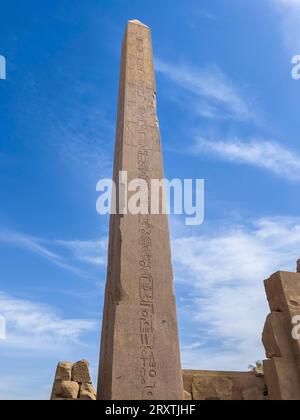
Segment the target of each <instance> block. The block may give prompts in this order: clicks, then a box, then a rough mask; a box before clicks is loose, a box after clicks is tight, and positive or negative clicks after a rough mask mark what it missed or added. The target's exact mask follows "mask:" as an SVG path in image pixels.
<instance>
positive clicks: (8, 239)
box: [0, 229, 84, 277]
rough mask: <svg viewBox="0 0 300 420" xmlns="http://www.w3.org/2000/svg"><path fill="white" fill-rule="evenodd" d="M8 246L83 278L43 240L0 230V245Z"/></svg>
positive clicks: (80, 272)
mask: <svg viewBox="0 0 300 420" xmlns="http://www.w3.org/2000/svg"><path fill="white" fill-rule="evenodd" d="M1 242H2V243H5V244H9V245H12V246H15V247H18V248H22V249H25V250H27V251H29V252H31V253H33V254H36V255H39V256H41V257H43V258H46V259H47V260H49V261H50V262H51V263H53V264H55V265H57V266H59V267H61V268H63V269H65V270H69V271H72V272H73V273H75V274H77V275H78V276H80V277H84V273H83V272H82V271H81V270H79V269H77V268H76V267H74V266H72V265H69V264H67V263H66V262H65V261H64V259H63V257H61V256H60V255H58V254H57V253H56V252H53V251H51V250H50V249H49V247H48V246H46V242H47V241H45V240H43V239H41V238H37V237H35V236H31V235H27V234H24V233H22V232H16V231H12V230H6V229H0V243H1Z"/></svg>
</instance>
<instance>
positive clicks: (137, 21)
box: [128, 19, 149, 28]
mask: <svg viewBox="0 0 300 420" xmlns="http://www.w3.org/2000/svg"><path fill="white" fill-rule="evenodd" d="M128 23H134V24H135V25H141V26H144V27H145V28H149V26H147V25H145V24H144V23H142V22H141V21H140V20H137V19H132V20H129V21H128Z"/></svg>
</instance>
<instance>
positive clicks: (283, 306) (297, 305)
mask: <svg viewBox="0 0 300 420" xmlns="http://www.w3.org/2000/svg"><path fill="white" fill-rule="evenodd" d="M265 289H266V293H267V297H268V301H269V305H270V308H271V311H274V312H284V311H287V310H289V309H292V310H295V311H297V310H298V311H300V273H288V272H285V271H278V272H277V273H275V274H273V275H272V276H271V277H270V278H269V279H268V280H265Z"/></svg>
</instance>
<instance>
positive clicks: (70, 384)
mask: <svg viewBox="0 0 300 420" xmlns="http://www.w3.org/2000/svg"><path fill="white" fill-rule="evenodd" d="M78 394H79V385H78V383H77V382H74V381H62V382H61V394H60V396H61V397H63V398H70V399H73V400H76V399H77V398H78Z"/></svg>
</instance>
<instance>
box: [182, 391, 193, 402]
mask: <svg viewBox="0 0 300 420" xmlns="http://www.w3.org/2000/svg"><path fill="white" fill-rule="evenodd" d="M183 399H184V400H187V401H188V400H191V399H192V394H190V393H189V392H187V391H184V393H183Z"/></svg>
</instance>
